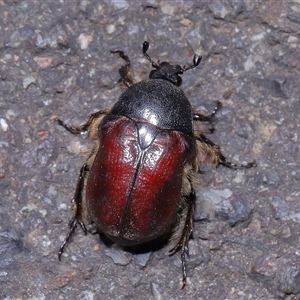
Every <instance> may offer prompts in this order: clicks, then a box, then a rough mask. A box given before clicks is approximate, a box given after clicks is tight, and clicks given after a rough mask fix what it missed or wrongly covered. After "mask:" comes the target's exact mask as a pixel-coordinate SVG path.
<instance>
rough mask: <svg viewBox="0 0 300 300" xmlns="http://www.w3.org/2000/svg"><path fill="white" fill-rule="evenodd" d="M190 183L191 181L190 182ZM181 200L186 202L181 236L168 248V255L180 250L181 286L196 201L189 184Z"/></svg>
mask: <svg viewBox="0 0 300 300" xmlns="http://www.w3.org/2000/svg"><path fill="white" fill-rule="evenodd" d="M190 184H191V182H190ZM183 201H186V202H187V212H186V215H185V220H184V226H183V228H182V232H181V236H180V239H179V241H178V243H177V244H176V246H175V247H174V248H173V249H171V250H170V255H173V254H175V253H176V252H178V251H179V250H181V265H182V287H181V289H183V288H184V287H185V286H186V280H187V273H186V259H187V257H188V255H189V247H188V241H189V238H190V237H191V236H192V233H193V228H194V213H195V203H196V193H195V190H194V188H193V187H192V186H191V192H190V194H189V196H188V197H187V198H185V199H183Z"/></svg>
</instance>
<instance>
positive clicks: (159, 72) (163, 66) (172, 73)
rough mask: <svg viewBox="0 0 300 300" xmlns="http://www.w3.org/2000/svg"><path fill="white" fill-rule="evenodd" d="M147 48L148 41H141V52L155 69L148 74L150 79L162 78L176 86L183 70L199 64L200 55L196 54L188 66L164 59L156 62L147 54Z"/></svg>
mask: <svg viewBox="0 0 300 300" xmlns="http://www.w3.org/2000/svg"><path fill="white" fill-rule="evenodd" d="M148 48H149V43H148V42H146V41H145V42H144V43H143V54H144V55H145V57H146V58H147V59H148V60H149V61H150V62H151V64H152V67H153V68H154V69H155V70H152V71H151V72H150V74H149V78H150V79H164V80H167V81H169V82H171V83H172V84H174V85H176V86H181V83H182V78H181V76H180V75H182V74H183V73H184V72H185V71H187V70H190V69H194V68H195V67H197V66H198V65H199V64H200V61H201V58H202V57H201V56H199V55H196V54H195V56H194V58H193V64H192V65H190V66H188V67H185V66H183V67H181V66H180V65H172V64H170V63H168V62H166V61H164V62H162V63H159V64H156V63H155V62H154V61H153V60H152V59H151V57H150V56H149V55H148V53H147V50H148Z"/></svg>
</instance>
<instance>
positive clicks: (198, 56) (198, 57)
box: [183, 54, 202, 72]
mask: <svg viewBox="0 0 300 300" xmlns="http://www.w3.org/2000/svg"><path fill="white" fill-rule="evenodd" d="M201 59H202V56H200V55H197V54H195V56H194V58H193V64H192V65H190V66H188V67H185V66H184V67H183V72H185V71H187V70H191V69H194V68H196V67H197V66H198V65H199V64H200V61H201Z"/></svg>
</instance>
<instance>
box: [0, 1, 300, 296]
mask: <svg viewBox="0 0 300 300" xmlns="http://www.w3.org/2000/svg"><path fill="white" fill-rule="evenodd" d="M0 30H1V34H0V191H1V197H0V299H1V300H3V299H6V300H9V299H22V300H23V299H86V300H87V299H90V300H91V299H201V300H202V299H203V300H208V299H209V300H219V299H220V300H223V299H230V300H233V299H234V300H235V299H241V300H244V299H252V300H254V299H268V300H272V299H286V300H292V299H293V300H295V299H300V201H299V200H300V199H299V198H300V189H299V181H300V167H299V162H300V151H299V138H300V128H299V124H300V122H299V119H300V101H299V95H300V84H299V73H300V35H299V33H300V2H299V1H297V0H294V1H284V0H282V1H280V0H278V1H275V0H269V1H268V0H265V1H264V0H257V1H246V0H236V1H231V0H228V1H226V0H224V1H221V0H212V1H188V0H186V1H182V0H176V1H175V0H174V1H155V0H148V1H129V0H127V1H125V0H111V1H88V0H82V1H47V0H44V1H34V0H30V1H29V0H28V1H26V0H24V1H18V0H15V1H9V0H2V1H0ZM145 40H147V41H148V42H149V43H150V48H149V51H148V53H149V55H150V56H151V57H152V59H153V60H154V61H157V60H160V61H170V62H172V63H174V64H180V65H189V64H191V62H192V59H193V56H194V54H195V53H197V54H199V55H202V57H203V59H202V61H201V64H200V66H198V67H197V68H196V69H194V70H190V71H188V72H186V73H185V74H184V76H183V84H182V89H183V91H184V92H185V94H186V96H187V97H188V98H189V99H190V101H191V104H192V106H193V107H194V109H196V110H204V111H206V112H207V113H209V112H212V111H213V109H214V106H215V103H216V101H222V103H223V107H222V109H221V110H220V111H219V112H218V114H217V116H216V122H215V125H214V127H215V131H214V133H213V134H209V135H208V137H209V138H210V139H211V140H212V141H213V142H215V143H216V144H218V145H220V147H221V149H222V151H223V153H224V154H225V155H226V157H227V158H228V159H230V160H231V161H233V162H240V163H246V162H250V161H253V160H256V162H257V166H256V167H255V168H251V169H247V170H238V171H236V170H230V169H228V168H226V167H222V166H221V167H219V168H217V169H215V168H214V167H210V166H206V165H204V166H202V170H201V174H199V176H198V177H199V178H198V179H199V180H198V181H199V183H198V184H197V186H196V192H197V211H196V215H195V221H196V222H195V228H194V238H193V239H191V240H190V243H189V246H190V256H189V259H188V270H187V271H188V282H187V286H186V287H185V289H184V290H181V278H182V274H181V265H180V255H179V254H175V255H174V256H169V255H168V251H169V250H170V246H169V245H165V246H164V247H162V248H161V249H158V250H157V251H153V252H152V251H148V252H147V251H146V252H145V253H143V254H132V253H131V252H127V251H124V250H123V249H121V248H120V247H117V246H116V245H112V246H110V245H106V244H105V243H103V242H102V241H101V240H100V239H99V236H98V235H91V234H88V235H86V236H85V235H84V234H83V233H82V231H81V230H80V228H78V229H77V230H76V232H75V234H74V236H73V238H72V240H71V243H70V244H69V245H68V246H67V247H66V251H65V253H64V255H63V257H62V261H61V262H59V261H58V259H57V253H58V250H59V247H60V245H61V243H62V241H63V240H64V238H65V236H66V234H67V232H68V221H69V219H70V218H71V216H72V208H71V199H72V197H73V195H74V191H75V187H76V181H77V177H78V174H79V170H80V167H81V166H82V165H83V163H84V162H85V159H86V158H87V156H88V154H89V151H90V147H91V146H92V145H91V142H90V141H88V139H87V138H86V136H85V135H82V136H80V135H72V134H71V133H70V132H68V131H66V130H65V129H64V128H62V127H61V126H59V125H58V124H57V123H56V122H54V121H53V119H54V117H55V116H59V117H60V118H61V119H63V120H64V121H66V122H67V123H68V124H72V125H79V124H82V123H84V122H85V121H86V120H87V119H88V117H89V115H90V114H91V113H93V112H95V111H97V110H101V109H104V108H109V107H110V106H112V105H113V104H114V103H115V102H116V101H117V99H118V97H119V95H120V94H121V93H122V86H121V85H120V84H119V82H118V81H119V79H120V75H119V72H118V69H119V68H120V66H121V65H122V64H123V61H122V59H121V58H119V57H118V56H117V55H114V54H111V53H110V50H115V49H120V50H123V51H124V52H125V53H126V54H127V55H128V56H129V57H130V59H131V61H132V67H133V75H134V79H135V82H137V81H141V80H144V79H146V78H148V74H149V72H150V70H151V69H152V68H151V65H150V63H149V62H148V61H147V60H146V59H145V58H144V56H143V55H142V43H143V42H144V41H145Z"/></svg>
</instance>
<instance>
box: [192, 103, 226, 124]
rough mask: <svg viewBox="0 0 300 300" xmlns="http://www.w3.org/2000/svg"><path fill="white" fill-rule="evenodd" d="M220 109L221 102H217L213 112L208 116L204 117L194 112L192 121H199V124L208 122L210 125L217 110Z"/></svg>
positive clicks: (198, 112)
mask: <svg viewBox="0 0 300 300" xmlns="http://www.w3.org/2000/svg"><path fill="white" fill-rule="evenodd" d="M221 107H222V102H220V101H217V103H216V106H215V108H214V110H213V112H212V113H211V114H210V115H204V114H203V113H201V112H200V111H194V113H193V120H194V121H200V122H209V123H212V122H213V120H214V117H215V115H216V113H217V112H218V110H219V109H220V108H221Z"/></svg>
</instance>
